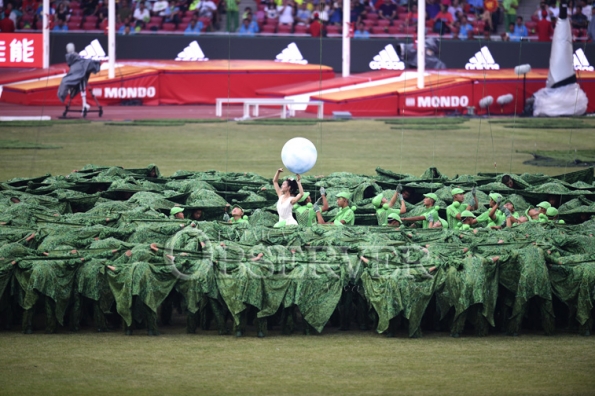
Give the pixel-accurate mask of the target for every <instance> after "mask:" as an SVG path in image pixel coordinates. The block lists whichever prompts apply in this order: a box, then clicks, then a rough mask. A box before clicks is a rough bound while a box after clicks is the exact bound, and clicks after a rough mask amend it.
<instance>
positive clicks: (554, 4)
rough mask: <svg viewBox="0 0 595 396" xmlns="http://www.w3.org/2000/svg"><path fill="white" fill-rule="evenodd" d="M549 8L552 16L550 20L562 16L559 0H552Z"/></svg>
mask: <svg viewBox="0 0 595 396" xmlns="http://www.w3.org/2000/svg"><path fill="white" fill-rule="evenodd" d="M547 10H548V14H549V16H550V20H551V19H552V18H558V17H559V16H560V7H559V6H558V0H550V2H549V4H548V6H547ZM552 22H553V21H552Z"/></svg>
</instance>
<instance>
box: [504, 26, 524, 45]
mask: <svg viewBox="0 0 595 396" xmlns="http://www.w3.org/2000/svg"><path fill="white" fill-rule="evenodd" d="M502 41H521V38H520V37H518V39H517V37H516V36H515V35H514V23H510V24H508V30H507V31H506V32H504V33H502Z"/></svg>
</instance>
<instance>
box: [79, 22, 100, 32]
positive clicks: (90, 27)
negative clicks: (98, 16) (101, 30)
mask: <svg viewBox="0 0 595 396" xmlns="http://www.w3.org/2000/svg"><path fill="white" fill-rule="evenodd" d="M81 28H82V29H83V30H97V22H85V23H83V26H82V27H81Z"/></svg>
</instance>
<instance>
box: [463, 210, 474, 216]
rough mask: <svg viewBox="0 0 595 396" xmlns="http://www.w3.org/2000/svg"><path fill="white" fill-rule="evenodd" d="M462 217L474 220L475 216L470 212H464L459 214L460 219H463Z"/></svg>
mask: <svg viewBox="0 0 595 396" xmlns="http://www.w3.org/2000/svg"><path fill="white" fill-rule="evenodd" d="M463 217H472V218H475V215H474V214H473V213H471V211H469V210H464V211H462V212H461V218H463Z"/></svg>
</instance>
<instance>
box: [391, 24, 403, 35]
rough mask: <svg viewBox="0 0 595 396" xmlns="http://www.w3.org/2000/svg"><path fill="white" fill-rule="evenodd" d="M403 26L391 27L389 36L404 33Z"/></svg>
mask: <svg viewBox="0 0 595 396" xmlns="http://www.w3.org/2000/svg"><path fill="white" fill-rule="evenodd" d="M402 30H403V28H402V26H389V27H388V34H400V33H401V32H402Z"/></svg>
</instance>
